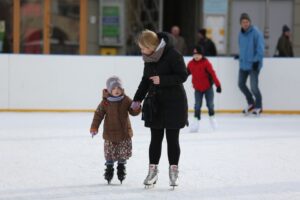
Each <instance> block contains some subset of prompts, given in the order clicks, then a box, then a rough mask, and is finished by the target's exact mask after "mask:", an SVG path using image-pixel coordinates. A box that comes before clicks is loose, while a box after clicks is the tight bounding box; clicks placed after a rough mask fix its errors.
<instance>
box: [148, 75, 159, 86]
mask: <svg viewBox="0 0 300 200" xmlns="http://www.w3.org/2000/svg"><path fill="white" fill-rule="evenodd" d="M149 79H150V80H152V81H153V84H154V85H159V84H160V79H159V76H151V77H150V78H149Z"/></svg>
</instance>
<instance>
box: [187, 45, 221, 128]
mask: <svg viewBox="0 0 300 200" xmlns="http://www.w3.org/2000/svg"><path fill="white" fill-rule="evenodd" d="M187 70H188V73H189V74H191V75H192V84H193V87H194V89H195V107H194V110H195V111H194V117H195V120H194V121H193V122H192V124H191V132H197V131H198V128H199V121H200V119H201V107H202V99H203V96H205V100H206V105H207V108H208V115H209V119H210V123H211V125H212V128H213V129H215V128H216V121H215V118H214V115H215V111H214V91H213V87H212V85H213V83H215V85H216V87H217V90H216V91H217V92H218V93H221V91H222V89H221V84H220V81H219V79H218V77H217V75H216V73H215V71H214V69H213V67H212V64H211V63H210V62H209V60H208V59H207V58H206V57H204V52H203V49H202V48H201V47H200V46H196V47H195V48H194V50H193V59H192V60H191V61H190V62H189V63H188V66H187Z"/></svg>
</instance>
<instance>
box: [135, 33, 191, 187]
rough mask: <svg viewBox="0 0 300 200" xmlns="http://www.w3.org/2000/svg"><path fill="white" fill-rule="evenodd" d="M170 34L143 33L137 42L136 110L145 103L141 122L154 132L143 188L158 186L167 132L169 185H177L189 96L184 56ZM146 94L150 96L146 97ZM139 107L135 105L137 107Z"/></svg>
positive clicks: (152, 133)
mask: <svg viewBox="0 0 300 200" xmlns="http://www.w3.org/2000/svg"><path fill="white" fill-rule="evenodd" d="M171 40H172V36H171V35H170V34H168V33H163V32H160V33H155V32H153V31H149V30H144V31H142V33H141V34H140V35H139V37H138V39H137V42H138V45H139V47H140V49H141V53H142V55H143V60H144V72H143V76H142V80H141V82H140V84H139V86H138V89H137V91H136V93H135V96H134V98H133V101H134V102H133V104H132V107H133V109H134V108H135V107H136V108H139V104H140V102H142V101H143V100H144V103H143V109H142V119H143V120H144V121H145V126H146V127H149V128H150V130H151V142H150V146H149V171H148V175H147V177H146V179H145V180H144V185H145V186H146V187H147V186H150V185H153V184H155V183H156V181H157V178H158V164H159V160H160V156H161V147H162V141H163V138H164V132H166V138H167V143H168V159H169V181H170V182H169V183H170V186H172V187H175V186H177V185H178V163H179V156H180V146H179V132H180V129H181V128H183V127H184V126H185V125H186V124H187V117H188V116H187V110H188V106H187V97H186V93H185V89H184V87H183V83H184V82H185V81H186V79H187V77H188V73H187V69H186V65H185V63H184V60H183V57H182V55H181V54H180V53H179V52H178V51H176V50H175V48H174V46H173V45H172V42H171ZM146 95H147V96H146ZM135 105H136V106H135Z"/></svg>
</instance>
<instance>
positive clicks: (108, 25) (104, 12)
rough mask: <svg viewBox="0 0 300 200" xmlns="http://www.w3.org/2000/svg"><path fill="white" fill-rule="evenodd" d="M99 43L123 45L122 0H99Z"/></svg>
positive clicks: (102, 44)
mask: <svg viewBox="0 0 300 200" xmlns="http://www.w3.org/2000/svg"><path fill="white" fill-rule="evenodd" d="M99 4H100V9H99V10H100V16H99V18H100V20H99V23H100V24H99V28H100V30H99V33H100V35H99V44H100V45H101V46H122V45H124V1H123V0H100V3H99Z"/></svg>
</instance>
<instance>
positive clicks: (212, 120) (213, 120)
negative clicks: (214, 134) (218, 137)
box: [209, 116, 218, 131]
mask: <svg viewBox="0 0 300 200" xmlns="http://www.w3.org/2000/svg"><path fill="white" fill-rule="evenodd" d="M209 123H210V125H211V128H212V129H213V130H214V131H215V130H216V129H217V127H218V124H217V121H216V118H215V116H210V117H209Z"/></svg>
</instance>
